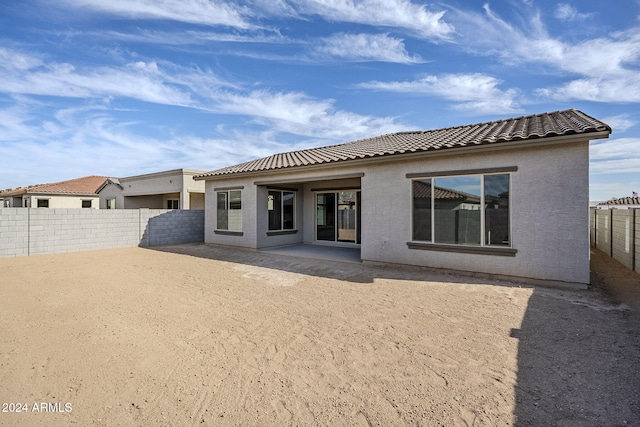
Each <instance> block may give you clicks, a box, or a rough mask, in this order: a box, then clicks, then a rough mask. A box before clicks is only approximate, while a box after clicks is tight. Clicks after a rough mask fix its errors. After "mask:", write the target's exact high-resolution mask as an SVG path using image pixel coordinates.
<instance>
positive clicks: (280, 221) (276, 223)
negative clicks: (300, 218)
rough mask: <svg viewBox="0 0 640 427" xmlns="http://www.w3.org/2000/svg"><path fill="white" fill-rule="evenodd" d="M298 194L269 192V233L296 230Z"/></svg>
mask: <svg viewBox="0 0 640 427" xmlns="http://www.w3.org/2000/svg"><path fill="white" fill-rule="evenodd" d="M295 200H296V193H295V192H294V191H286V190H269V193H268V195H267V211H268V212H269V231H276V230H293V229H295Z"/></svg>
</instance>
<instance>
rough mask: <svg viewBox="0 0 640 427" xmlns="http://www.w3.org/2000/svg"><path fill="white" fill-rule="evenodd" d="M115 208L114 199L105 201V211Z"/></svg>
mask: <svg viewBox="0 0 640 427" xmlns="http://www.w3.org/2000/svg"><path fill="white" fill-rule="evenodd" d="M115 208H116V199H107V209H115Z"/></svg>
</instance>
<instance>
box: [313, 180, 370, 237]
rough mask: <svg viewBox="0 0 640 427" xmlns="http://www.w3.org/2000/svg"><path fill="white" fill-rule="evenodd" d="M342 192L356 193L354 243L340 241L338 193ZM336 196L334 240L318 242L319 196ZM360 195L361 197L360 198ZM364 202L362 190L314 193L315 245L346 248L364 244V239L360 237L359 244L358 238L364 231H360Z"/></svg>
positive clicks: (330, 190) (339, 189) (346, 189)
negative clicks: (361, 208)
mask: <svg viewBox="0 0 640 427" xmlns="http://www.w3.org/2000/svg"><path fill="white" fill-rule="evenodd" d="M340 192H354V193H356V201H355V210H356V214H355V217H356V228H355V234H356V240H355V241H354V242H341V241H338V193H340ZM327 193H329V194H334V195H335V203H334V218H335V226H334V232H333V237H334V239H333V240H318V195H319V194H327ZM358 193H360V196H359V197H358ZM359 201H362V190H361V189H360V188H336V189H323V190H317V191H314V192H313V243H314V244H317V245H326V246H345V247H350V248H353V247H360V245H361V244H362V237H360V243H358V236H361V234H362V233H361V232H362V230H361V229H360V222H361V221H360V219H361V217H362V212H361V211H360V205H361V203H358V202H359Z"/></svg>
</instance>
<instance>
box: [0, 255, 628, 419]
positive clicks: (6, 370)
mask: <svg viewBox="0 0 640 427" xmlns="http://www.w3.org/2000/svg"><path fill="white" fill-rule="evenodd" d="M0 272H1V278H0V303H1V307H0V308H1V309H0V402H2V404H3V408H1V409H3V410H4V409H6V410H8V411H9V412H0V425H11V426H14V425H69V424H74V425H99V426H102V425H104V426H121V425H145V426H146V425H158V426H189V425H194V426H195V425H224V426H226V425H243V426H246V425H261V426H266V425H278V426H286V425H355V426H358V425H361V426H368V425H383V426H389V425H424V426H434V425H446V426H456V425H460V426H465V425H466V426H471V425H473V426H496V425H518V426H529V425H545V426H552V425H558V426H574V425H581V426H602V425H638V423H639V420H640V397H639V390H640V360H639V355H640V321H639V316H638V314H637V312H635V311H634V310H633V309H632V308H630V306H629V305H628V304H621V303H620V302H619V301H617V300H616V299H615V298H616V297H615V296H610V295H609V294H606V293H604V292H602V291H599V290H598V289H591V290H587V291H574V290H556V289H545V288H539V287H520V286H518V285H515V284H510V283H497V282H489V281H487V280H486V279H479V278H478V279H476V278H472V277H462V276H456V275H452V274H445V273H442V272H436V271H429V270H420V269H410V268H382V267H376V268H372V267H366V266H363V265H360V264H348V263H336V262H329V261H313V260H308V259H298V258H291V257H282V256H277V255H273V254H264V253H256V252H251V251H239V250H230V249H220V248H214V247H209V246H205V245H183V246H176V247H167V248H156V249H155V250H154V249H141V248H131V249H118V250H106V251H91V252H82V253H74V254H62V255H43V256H34V257H23V258H14V259H0ZM604 280H606V277H604V275H600V276H597V281H598V282H599V283H600V282H602V281H604ZM16 404H20V405H19V407H20V408H21V409H22V410H24V409H26V411H22V412H16V411H17V408H18V405H16ZM34 408H35V409H38V410H34ZM43 408H44V410H43ZM11 410H12V411H11Z"/></svg>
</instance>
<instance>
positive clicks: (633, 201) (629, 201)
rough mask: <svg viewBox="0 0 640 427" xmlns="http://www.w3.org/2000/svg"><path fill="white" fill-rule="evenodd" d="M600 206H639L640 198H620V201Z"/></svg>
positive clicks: (608, 201) (610, 201)
mask: <svg viewBox="0 0 640 427" xmlns="http://www.w3.org/2000/svg"><path fill="white" fill-rule="evenodd" d="M598 205H616V206H619V205H639V206H640V197H620V198H619V199H611V200H607V201H606V202H601V203H598Z"/></svg>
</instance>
